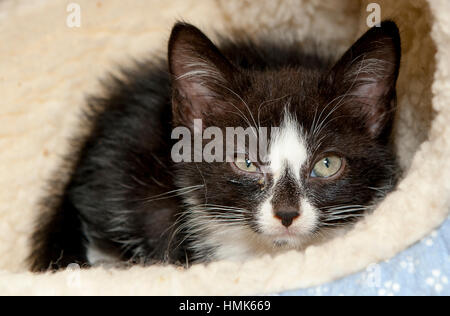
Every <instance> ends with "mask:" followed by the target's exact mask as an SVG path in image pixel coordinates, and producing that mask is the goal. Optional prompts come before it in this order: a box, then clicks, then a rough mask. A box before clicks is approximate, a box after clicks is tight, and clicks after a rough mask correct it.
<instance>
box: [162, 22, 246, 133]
mask: <svg viewBox="0 0 450 316" xmlns="http://www.w3.org/2000/svg"><path fill="white" fill-rule="evenodd" d="M168 53H169V56H168V57H169V70H170V73H171V75H172V79H173V80H172V83H173V93H174V95H173V102H172V111H173V116H174V120H175V121H176V122H177V123H182V124H185V125H188V126H191V124H192V122H193V120H194V119H201V118H203V117H205V116H207V115H211V114H214V113H217V111H221V110H223V109H224V108H225V105H224V104H221V101H222V99H223V95H224V90H226V88H227V87H229V86H230V82H231V81H232V78H233V75H234V74H235V73H236V72H237V70H236V69H235V67H234V66H233V65H232V64H231V63H230V62H229V61H228V60H227V59H226V58H225V57H224V56H223V55H222V53H221V52H220V51H219V49H218V48H217V47H216V46H215V45H214V44H213V43H212V42H211V41H210V40H209V39H208V37H206V35H204V34H203V33H202V32H201V31H200V30H199V29H197V28H196V27H195V26H193V25H190V24H187V23H181V22H179V23H177V24H176V25H175V26H174V28H173V29H172V34H171V36H170V40H169V52H168ZM222 103H223V102H222Z"/></svg>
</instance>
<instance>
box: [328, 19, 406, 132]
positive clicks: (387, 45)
mask: <svg viewBox="0 0 450 316" xmlns="http://www.w3.org/2000/svg"><path fill="white" fill-rule="evenodd" d="M400 56H401V47H400V34H399V31H398V28H397V26H396V25H395V23H394V22H391V21H385V22H383V23H381V27H373V28H372V29H370V30H369V31H367V32H366V33H365V34H364V35H363V36H362V37H361V38H360V39H359V40H358V41H357V42H356V43H355V44H354V45H353V46H352V47H351V48H350V49H349V50H348V51H347V52H346V53H345V54H344V56H343V57H342V58H341V59H340V60H339V61H338V63H337V64H336V65H335V66H334V67H333V69H332V71H331V80H332V81H333V82H334V87H335V89H336V91H337V93H338V96H343V97H344V96H345V97H344V100H343V102H346V103H347V104H348V105H349V106H350V110H351V111H352V116H353V117H355V118H357V119H359V120H362V123H363V125H364V127H365V129H366V130H367V131H368V132H369V134H370V135H371V136H372V137H374V138H378V137H386V136H388V135H387V134H389V133H390V128H391V125H392V121H393V118H394V112H395V109H394V108H393V105H392V103H393V102H392V101H393V100H394V99H395V86H396V82H397V77H398V73H399V68H400ZM347 108H349V107H348V106H347Z"/></svg>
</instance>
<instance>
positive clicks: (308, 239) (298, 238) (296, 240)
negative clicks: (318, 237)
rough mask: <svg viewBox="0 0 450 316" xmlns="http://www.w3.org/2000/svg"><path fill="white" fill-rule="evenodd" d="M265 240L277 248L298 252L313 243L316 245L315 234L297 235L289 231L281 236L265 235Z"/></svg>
mask: <svg viewBox="0 0 450 316" xmlns="http://www.w3.org/2000/svg"><path fill="white" fill-rule="evenodd" d="M265 238H266V239H268V240H269V242H270V243H271V244H272V246H273V247H275V248H280V249H297V250H301V249H304V248H306V247H307V246H308V245H310V244H311V243H314V239H315V238H314V235H313V234H308V233H303V234H295V233H292V232H288V231H287V232H285V233H280V234H267V235H265Z"/></svg>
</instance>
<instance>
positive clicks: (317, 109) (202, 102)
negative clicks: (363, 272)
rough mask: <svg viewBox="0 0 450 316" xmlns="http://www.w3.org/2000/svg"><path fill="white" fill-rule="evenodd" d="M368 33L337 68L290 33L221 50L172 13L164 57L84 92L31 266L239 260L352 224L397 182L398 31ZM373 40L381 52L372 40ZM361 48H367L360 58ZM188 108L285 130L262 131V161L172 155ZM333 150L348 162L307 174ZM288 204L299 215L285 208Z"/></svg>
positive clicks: (221, 123) (192, 114)
mask: <svg viewBox="0 0 450 316" xmlns="http://www.w3.org/2000/svg"><path fill="white" fill-rule="evenodd" d="M374 33H375V34H372V35H370V36H368V39H366V42H368V43H364V41H362V42H361V43H360V44H359V46H358V44H355V45H357V46H355V49H354V51H355V53H356V55H355V56H352V54H353V52H350V55H349V53H347V55H346V56H344V58H342V59H341V61H340V62H338V63H337V64H336V65H335V66H334V67H333V64H334V62H335V59H336V58H329V57H324V55H323V54H319V53H318V52H311V53H306V52H305V50H304V49H301V48H300V47H299V46H298V45H294V44H279V43H273V42H270V41H250V40H243V41H239V40H237V41H236V40H235V41H228V40H227V41H223V43H222V44H221V45H220V51H219V50H218V49H217V48H215V47H214V46H213V44H212V43H210V42H209V41H208V40H207V39H206V38H205V37H204V36H203V35H202V34H201V33H200V32H199V31H198V30H196V29H195V28H193V27H192V26H189V25H184V24H178V25H177V26H176V27H175V29H174V31H173V33H172V37H171V41H170V44H169V67H168V68H167V66H166V63H165V62H155V63H147V64H141V65H140V66H139V67H138V68H137V70H135V71H132V72H129V73H128V74H127V79H125V80H122V81H116V82H115V83H114V84H113V85H112V86H111V87H110V95H108V96H107V97H105V98H104V99H96V100H93V101H92V102H91V108H92V110H93V112H92V113H91V114H90V118H89V119H90V121H91V123H92V126H93V127H92V132H91V133H90V135H89V136H88V137H87V139H86V141H85V143H84V145H83V146H82V147H81V149H80V151H79V153H78V154H77V155H76V157H77V158H76V162H75V166H74V169H73V172H72V171H71V172H70V174H71V176H70V180H69V182H68V184H67V185H66V186H65V188H64V190H63V194H62V196H61V197H52V198H51V199H50V200H48V201H49V202H48V203H47V206H46V207H47V208H48V209H49V212H48V214H43V215H42V216H43V217H42V218H41V219H40V222H39V223H40V228H39V229H38V231H37V232H36V233H35V234H34V239H33V240H34V245H33V253H32V255H31V256H30V260H31V264H32V269H33V270H36V271H42V270H46V269H48V268H52V269H55V268H59V267H64V266H67V265H68V264H70V263H73V262H76V263H81V264H88V263H91V264H92V263H96V262H99V261H101V260H102V259H105V258H108V260H109V259H112V260H114V259H117V260H119V261H129V262H137V263H153V262H170V263H186V262H191V261H209V260H216V259H240V260H241V259H246V258H248V257H251V256H255V255H259V254H264V253H270V254H274V253H278V252H280V251H283V250H285V249H302V248H304V247H305V246H307V245H309V244H311V243H312V242H317V241H319V240H321V239H322V238H323V236H327V235H328V234H329V233H330V232H331V233H334V232H336V231H337V229H338V228H340V227H341V226H343V227H344V228H345V227H348V225H343V224H346V223H352V222H353V221H354V220H355V219H356V218H358V217H360V216H361V215H362V214H363V213H364V212H365V211H367V210H368V208H369V207H370V206H371V205H373V203H374V202H375V200H376V198H377V197H378V196H379V195H380V194H379V193H380V191H381V193H382V194H381V195H384V193H385V192H387V191H389V190H390V189H391V188H392V186H393V184H394V182H395V175H394V173H395V166H396V164H395V159H394V155H393V154H392V150H391V147H390V144H389V134H390V128H391V123H392V117H393V115H392V113H393V108H392V107H391V103H392V100H393V99H394V97H395V80H396V77H397V73H398V63H399V58H400V57H399V54H400V52H399V49H400V48H399V42H398V32H397V29H396V27H395V25H393V24H392V23H385V24H384V26H383V28H382V31H380V32H378V33H377V31H374ZM372 37H373V38H372ZM382 40H386V43H385V44H386V45H387V46H388V48H387V49H383V47H381V46H380V47H367V46H370V45H372V43H373V42H376V41H382ZM389 45H390V46H389ZM358 50H361V52H360V53H359V56H361V55H364V56H366V55H365V54H367V56H368V58H367V59H366V58H363V59H362V60H358V58H357V57H358ZM371 53H373V54H374V56H370V54H371ZM384 55H386V56H384ZM350 57H352V58H350ZM381 57H383V58H381ZM377 58H378V61H375V60H376V59H377ZM353 59H354V60H353ZM365 60H367V61H370V60H372V61H373V62H371V63H369V62H368V63H367V64H364V62H365ZM358 62H359V65H353V64H356V63H358ZM383 62H387V63H386V64H383ZM390 64H392V65H395V67H394V66H390ZM380 66H386V68H387V70H383V69H380V68H379V67H380ZM352 67H359V68H356V71H355V69H351V68H352ZM371 67H372V68H371ZM377 67H378V68H377ZM358 69H359V70H358ZM168 70H169V71H168ZM358 71H359V72H358ZM383 71H386V73H383ZM356 72H358V73H357V74H356ZM380 79H382V80H380ZM379 81H380V82H379ZM381 81H383V82H381ZM380 91H381V92H382V93H381V92H380ZM361 93H365V94H366V95H364V96H361V95H360V94H361ZM367 94H369V95H370V94H373V95H371V96H369V97H367ZM375 97H376V98H377V100H376V102H372V101H373V100H375ZM348 103H352V104H353V105H352V106H349V105H348ZM369 103H373V104H372V105H370V104H369ZM355 104H356V106H355ZM362 104H364V106H363V105H362ZM366 106H367V107H369V110H366V109H365V107H366ZM386 113H388V114H386ZM195 118H201V119H202V120H203V122H204V124H205V126H217V127H219V128H220V129H225V128H226V127H238V126H242V127H244V128H245V127H247V125H248V124H249V123H250V124H251V125H255V127H256V126H266V127H271V126H277V127H280V131H279V132H278V134H272V135H271V136H270V140H269V146H268V152H269V163H268V164H267V165H264V167H265V168H267V170H268V171H267V172H264V173H258V174H256V173H245V172H242V171H241V170H238V169H236V168H235V165H233V164H230V163H227V162H214V163H205V162H201V163H188V162H182V163H174V162H173V161H172V159H171V148H172V146H173V145H174V143H175V142H176V141H175V140H171V137H170V135H171V131H172V128H173V127H176V126H186V127H189V128H192V126H191V124H192V121H193V119H195ZM256 121H257V123H256ZM252 123H255V124H252ZM329 152H333V153H335V154H339V155H340V156H342V157H343V158H342V159H343V160H342V161H344V160H345V166H344V167H342V168H343V171H342V175H340V177H339V178H337V179H336V180H335V181H334V182H332V181H331V180H326V181H322V180H318V179H313V178H312V177H311V176H310V173H311V172H310V171H311V168H312V166H314V163H315V162H316V161H317V159H318V158H320V155H322V153H329ZM255 164H256V162H255ZM262 166H263V164H262V163H261V167H262ZM233 168H234V169H233ZM286 210H290V212H291V213H292V212H298V214H299V215H298V216H295V217H291V218H289V219H286V218H285V215H286V214H287V213H286V212H287V211H286ZM277 212H281V213H280V214H281V215H279V214H278V213H277ZM281 221H282V222H281ZM286 221H288V222H289V223H287V222H286ZM281 223H283V224H281Z"/></svg>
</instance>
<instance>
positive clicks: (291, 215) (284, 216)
mask: <svg viewBox="0 0 450 316" xmlns="http://www.w3.org/2000/svg"><path fill="white" fill-rule="evenodd" d="M299 216H300V213H299V212H297V211H278V212H275V217H276V218H278V219H279V220H281V224H283V226H286V227H289V226H291V225H292V222H293V221H294V220H295V219H296V218H297V217H299Z"/></svg>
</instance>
